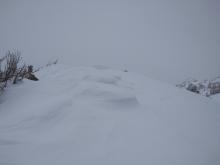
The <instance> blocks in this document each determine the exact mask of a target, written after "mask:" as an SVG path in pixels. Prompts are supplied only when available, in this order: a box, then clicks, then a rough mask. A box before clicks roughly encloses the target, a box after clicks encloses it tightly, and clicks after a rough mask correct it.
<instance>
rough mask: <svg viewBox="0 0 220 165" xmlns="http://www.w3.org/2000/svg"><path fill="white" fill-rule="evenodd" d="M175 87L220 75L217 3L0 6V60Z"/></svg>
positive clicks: (64, 0) (97, 1)
mask: <svg viewBox="0 0 220 165" xmlns="http://www.w3.org/2000/svg"><path fill="white" fill-rule="evenodd" d="M13 48H15V49H18V50H20V51H21V53H22V56H23V57H24V59H25V61H27V62H28V63H32V64H34V65H36V66H40V65H43V64H45V63H47V62H48V61H50V60H55V59H57V58H58V59H59V62H60V63H64V64H69V65H73V66H80V65H84V66H87V65H90V66H91V65H107V66H110V67H114V68H119V69H127V70H130V71H135V72H139V73H143V74H145V75H147V76H149V77H152V78H155V79H159V80H163V81H168V82H172V83H177V82H179V81H181V80H184V79H186V78H188V77H195V78H199V79H203V78H210V77H215V76H219V75H220V1H219V0H127V1H125V0H60V1H58V0H0V52H1V55H3V54H4V53H5V51H6V50H8V49H13Z"/></svg>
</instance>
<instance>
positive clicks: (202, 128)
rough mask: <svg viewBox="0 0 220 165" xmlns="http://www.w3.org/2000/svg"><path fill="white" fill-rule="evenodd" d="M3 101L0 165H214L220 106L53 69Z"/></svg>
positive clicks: (140, 82)
mask: <svg viewBox="0 0 220 165" xmlns="http://www.w3.org/2000/svg"><path fill="white" fill-rule="evenodd" d="M37 76H38V77H39V79H40V81H39V82H32V81H28V80H25V81H24V83H23V84H20V85H16V86H14V87H11V88H10V89H8V90H7V91H6V92H5V93H4V94H3V95H2V96H1V98H0V164H1V165H61V164H62V165H73V164H74V165H113V164H114V165H134V164H136V165H147V164H149V165H177V164H178V165H219V164H220V157H219V155H220V131H219V130H220V108H219V107H220V106H219V105H220V104H219V103H218V102H216V101H215V100H212V99H207V98H204V97H202V96H199V95H195V94H193V93H189V92H186V91H183V90H180V89H178V88H176V87H174V86H171V85H169V84H164V83H161V82H158V81H154V80H151V79H148V78H146V77H144V76H142V75H138V74H135V73H129V72H123V71H116V70H112V69H108V68H106V67H93V68H92V67H90V68H89V67H88V68H86V67H80V68H71V67H68V66H62V65H55V66H52V67H49V68H46V69H43V70H41V71H40V72H38V75H37Z"/></svg>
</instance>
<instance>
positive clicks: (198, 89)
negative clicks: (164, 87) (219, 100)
mask: <svg viewBox="0 0 220 165" xmlns="http://www.w3.org/2000/svg"><path fill="white" fill-rule="evenodd" d="M177 86H178V87H180V88H185V89H186V90H188V91H191V92H194V93H198V94H201V95H204V96H207V97H209V96H211V95H215V94H218V93H220V78H215V79H213V80H204V81H198V80H195V79H190V80H187V81H184V82H183V83H181V84H178V85H177Z"/></svg>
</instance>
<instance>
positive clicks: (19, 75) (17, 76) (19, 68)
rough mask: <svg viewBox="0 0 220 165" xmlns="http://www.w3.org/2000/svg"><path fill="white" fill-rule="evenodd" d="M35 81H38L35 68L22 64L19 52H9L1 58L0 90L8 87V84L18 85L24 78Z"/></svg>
mask: <svg viewBox="0 0 220 165" xmlns="http://www.w3.org/2000/svg"><path fill="white" fill-rule="evenodd" d="M31 76H32V77H34V79H33V80H35V81H37V80H38V79H37V78H36V77H35V76H34V75H33V66H26V65H25V64H22V58H21V56H20V52H19V51H8V52H7V53H6V55H5V56H4V57H3V58H0V90H3V89H4V88H5V87H7V84H8V82H12V83H13V84H16V83H17V82H18V81H21V80H23V79H24V78H27V79H30V78H29V77H31Z"/></svg>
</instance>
